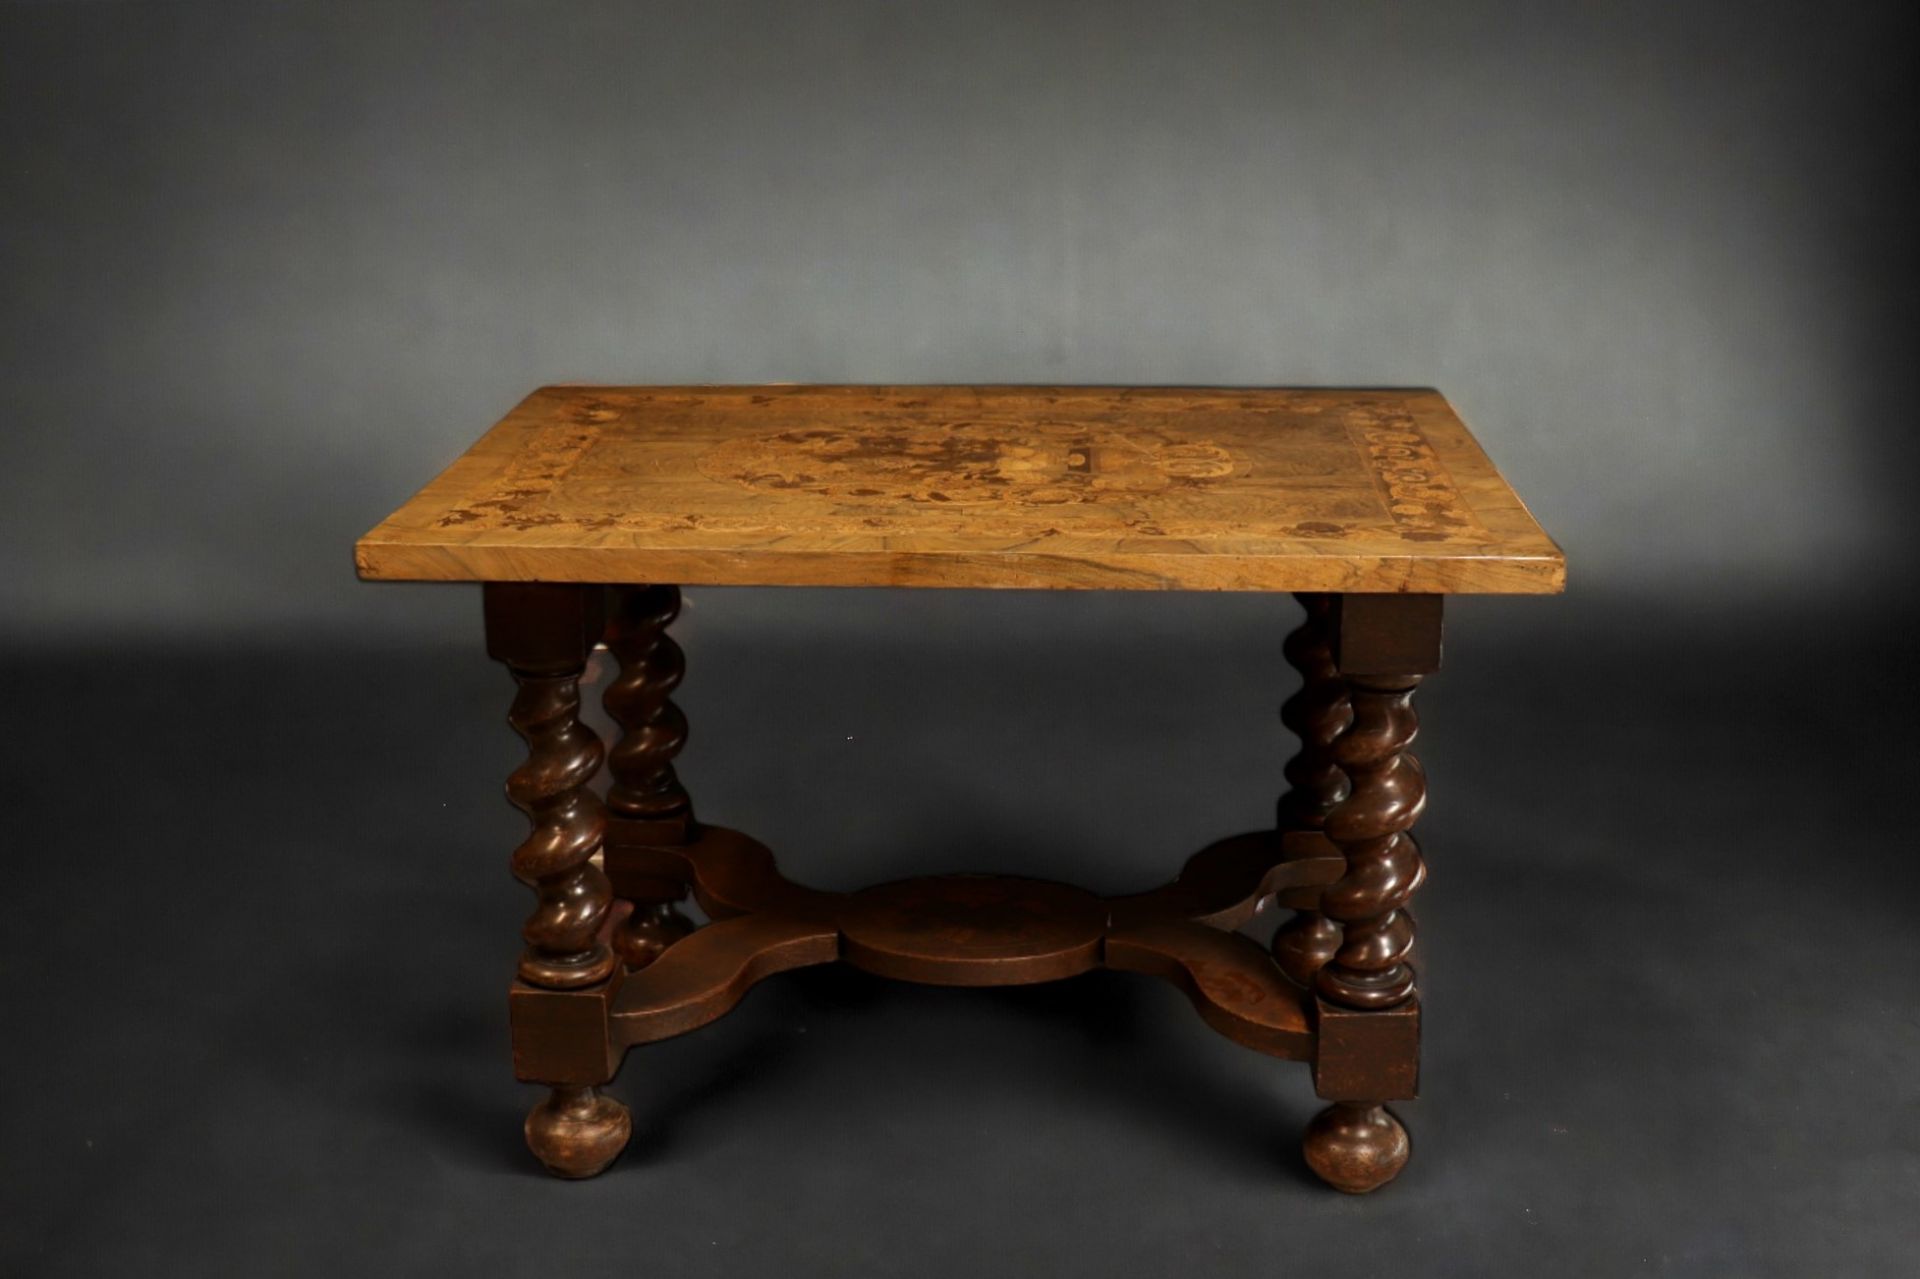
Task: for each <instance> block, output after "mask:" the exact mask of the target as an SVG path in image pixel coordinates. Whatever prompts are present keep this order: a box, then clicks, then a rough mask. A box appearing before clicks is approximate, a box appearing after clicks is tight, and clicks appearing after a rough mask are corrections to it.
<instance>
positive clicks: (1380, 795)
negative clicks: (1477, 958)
mask: <svg viewBox="0 0 1920 1279" xmlns="http://www.w3.org/2000/svg"><path fill="white" fill-rule="evenodd" d="M1419 682H1420V677H1419V676H1418V675H1399V676H1394V675H1350V676H1348V677H1347V685H1348V691H1349V697H1350V700H1351V702H1352V707H1353V720H1352V722H1351V723H1350V724H1349V725H1348V727H1347V729H1346V731H1345V732H1343V733H1341V734H1340V736H1339V737H1338V738H1337V739H1336V740H1335V741H1334V744H1333V758H1334V762H1335V763H1336V764H1338V765H1339V767H1340V768H1341V769H1342V770H1343V771H1345V773H1346V774H1347V776H1348V778H1349V779H1350V781H1351V790H1350V791H1349V793H1348V795H1347V796H1346V798H1345V799H1343V800H1342V801H1341V802H1340V803H1339V804H1337V805H1336V806H1335V807H1334V808H1333V810H1332V811H1331V812H1330V813H1328V814H1327V817H1326V823H1325V831H1326V835H1327V838H1328V839H1329V840H1330V841H1332V843H1333V844H1334V845H1335V846H1337V847H1338V848H1339V849H1340V850H1341V852H1343V853H1344V854H1345V855H1346V859H1347V871H1346V874H1345V875H1344V876H1342V877H1341V879H1340V880H1339V881H1338V882H1336V883H1334V884H1332V885H1330V886H1328V887H1327V888H1326V889H1325V890H1324V891H1323V892H1322V894H1321V899H1320V905H1321V909H1322V910H1323V911H1324V912H1325V913H1326V914H1327V916H1328V918H1330V919H1332V920H1334V921H1335V922H1336V923H1338V924H1340V925H1342V926H1343V930H1344V936H1343V937H1342V939H1341V943H1340V945H1339V947H1338V948H1337V949H1336V950H1335V952H1334V954H1333V956H1332V958H1331V959H1329V960H1328V961H1327V963H1326V964H1325V966H1324V967H1322V968H1321V969H1320V971H1319V973H1318V974H1317V976H1316V978H1315V986H1316V987H1317V989H1318V992H1319V996H1320V999H1321V1001H1322V1003H1321V1007H1322V1013H1321V1017H1320V1027H1321V1035H1322V1041H1323V1045H1330V1044H1331V1042H1332V1041H1333V1039H1334V1038H1335V1037H1336V1036H1354V1035H1355V1034H1356V1032H1358V1034H1359V1035H1360V1037H1362V1038H1364V1037H1365V1034H1366V1032H1367V1031H1369V1030H1374V1031H1379V1030H1383V1029H1389V1028H1390V1027H1391V1025H1392V1023H1391V1022H1390V1021H1375V1020H1374V1018H1375V1017H1381V1018H1391V1017H1392V1015H1393V1012H1394V1010H1396V1009H1405V1008H1406V1006H1407V1005H1408V1004H1409V1002H1410V1001H1411V1000H1412V999H1413V994H1414V973H1413V968H1412V965H1410V964H1409V963H1408V962H1407V960H1408V952H1409V951H1411V949H1412V947H1413V936H1414V932H1413V920H1412V918H1411V917H1410V916H1409V915H1408V914H1407V913H1406V910H1405V907H1406V904H1407V899H1408V898H1410V897H1411V896H1412V895H1413V893H1414V890H1415V889H1417V888H1419V887H1420V881H1421V880H1422V879H1423V878H1424V877H1425V874H1426V870H1425V866H1424V864H1423V863H1422V861H1421V859H1420V849H1419V846H1418V845H1417V844H1415V843H1414V840H1413V836H1412V835H1411V834H1409V833H1408V832H1409V831H1410V829H1411V828H1412V826H1413V824H1414V822H1415V821H1416V820H1417V819H1418V818H1419V816H1420V810H1421V809H1422V807H1424V806H1425V803H1426V780H1425V778H1424V776H1423V775H1422V773H1421V771H1420V765H1419V762H1418V761H1417V760H1415V759H1414V757H1413V756H1412V755H1410V754H1408V753H1407V747H1408V745H1410V744H1411V743H1412V741H1413V738H1414V734H1415V732H1416V731H1417V729H1418V727H1419V721H1418V719H1417V717H1416V716H1415V714H1414V710H1413V691H1414V688H1415V687H1416V686H1417V685H1418V684H1419ZM1354 1013H1359V1014H1361V1016H1359V1017H1357V1018H1356V1017H1355V1016H1354V1015H1353V1014H1354ZM1415 1033H1416V1034H1417V1031H1416V1032H1415ZM1375 1043H1376V1047H1378V1046H1383V1045H1390V1044H1391V1043H1392V1041H1391V1040H1390V1039H1379V1040H1376V1041H1375ZM1328 1051H1329V1048H1328V1047H1325V1046H1323V1049H1322V1052H1323V1054H1324V1053H1326V1052H1328ZM1414 1051H1417V1049H1415V1050H1414ZM1323 1060H1325V1058H1324V1057H1323ZM1390 1066H1391V1063H1389V1067H1390ZM1408 1068H1409V1069H1411V1063H1408ZM1333 1095H1334V1096H1336V1097H1343V1096H1351V1094H1343V1093H1341V1092H1335V1093H1334V1094H1333ZM1372 1095H1374V1096H1380V1095H1381V1094H1380V1093H1373V1094H1372ZM1385 1095H1388V1096H1396V1095H1408V1094H1404V1093H1387V1094H1385ZM1409 1153H1410V1147H1409V1145H1408V1141H1407V1132H1406V1129H1405V1128H1403V1127H1402V1126H1401V1124H1400V1121H1399V1120H1398V1119H1397V1118H1395V1117H1394V1116H1393V1115H1392V1114H1391V1113H1390V1112H1389V1111H1388V1110H1387V1108H1386V1107H1385V1106H1384V1105H1382V1104H1380V1103H1379V1102H1376V1101H1368V1100H1344V1099H1343V1100H1337V1101H1335V1102H1334V1104H1333V1105H1331V1106H1329V1107H1328V1108H1327V1109H1326V1110H1323V1111H1322V1112H1320V1114H1319V1115H1318V1116H1317V1117H1316V1118H1315V1119H1314V1121H1313V1123H1312V1124H1311V1125H1309V1126H1308V1128H1307V1134H1306V1141H1305V1154H1306V1159H1307V1163H1308V1165H1309V1166H1310V1167H1311V1168H1312V1169H1313V1170H1314V1172H1316V1173H1318V1174H1319V1176H1320V1177H1321V1179H1322V1180H1324V1181H1326V1182H1327V1183H1328V1184H1329V1185H1331V1186H1333V1187H1334V1188H1336V1189H1338V1190H1343V1191H1346V1192H1348V1193H1349V1194H1363V1193H1365V1192H1367V1191H1370V1190H1374V1189H1377V1188H1379V1187H1380V1186H1383V1185H1385V1184H1386V1183H1387V1182H1389V1181H1391V1180H1393V1178H1394V1177H1395V1176H1397V1175H1398V1174H1399V1172H1400V1170H1401V1169H1402V1168H1404V1167H1405V1166H1406V1162H1407V1156H1408V1154H1409Z"/></svg>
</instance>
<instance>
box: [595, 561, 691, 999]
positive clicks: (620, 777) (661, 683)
mask: <svg viewBox="0 0 1920 1279" xmlns="http://www.w3.org/2000/svg"><path fill="white" fill-rule="evenodd" d="M679 613H680V590H679V588H678V587H675V586H617V587H611V588H609V590H608V594H607V632H606V639H607V647H608V648H609V649H611V650H612V651H613V655H614V656H615V657H616V658H618V659H619V662H620V673H619V675H618V676H616V677H615V678H614V679H613V681H612V682H611V683H609V684H608V685H607V691H606V693H605V695H604V696H603V697H602V705H604V706H605V707H606V711H607V714H608V715H609V716H611V717H612V719H613V721H614V722H615V723H616V724H618V725H620V729H621V735H620V740H619V741H618V742H616V743H615V744H614V747H613V749H612V751H610V752H609V753H608V756H607V769H608V772H609V773H611V774H612V782H611V784H610V785H609V786H608V787H607V809H608V812H609V813H610V814H611V815H612V817H613V819H614V820H613V831H612V836H611V840H612V841H613V842H616V843H617V842H626V841H630V842H632V843H633V844H635V845H638V846H639V847H640V848H643V849H644V848H645V847H646V846H647V845H649V844H660V843H677V842H681V841H683V840H684V839H685V838H686V837H687V834H688V832H689V830H690V828H691V826H692V822H693V809H692V804H691V803H690V801H689V800H688V798H687V792H686V789H685V788H684V787H683V786H681V784H680V779H679V777H678V776H677V775H676V774H675V773H674V769H673V760H674V757H675V756H677V755H678V754H679V753H680V750H681V748H682V747H684V746H685V745H686V742H687V717H686V716H685V715H684V714H683V713H681V710H680V708H679V707H678V706H675V705H674V704H673V699H672V694H673V690H674V689H675V688H676V687H678V685H679V683H680V680H681V677H682V676H683V675H684V674H685V673H686V659H685V658H684V657H683V656H682V655H681V652H680V646H679V645H678V644H676V643H674V642H673V639H672V637H670V636H669V635H668V634H667V627H668V626H669V625H671V624H672V622H673V619H674V618H675V617H677V616H679ZM640 856H642V857H644V856H645V854H644V853H641V854H640ZM662 869H663V870H664V869H666V868H665V867H662ZM622 890H623V894H624V895H625V896H626V897H627V898H629V899H630V900H631V901H632V902H633V913H632V914H630V915H628V916H627V918H626V919H625V921H623V922H622V924H621V925H620V927H619V928H618V929H616V930H615V931H614V935H613V945H614V949H615V950H616V951H618V952H619V955H620V958H621V960H622V962H624V963H625V964H626V965H627V967H628V968H634V969H637V968H644V967H646V966H647V965H648V964H650V963H652V962H653V961H654V960H655V959H656V958H658V956H659V955H660V952H661V951H663V950H665V949H666V948H667V947H668V946H670V945H672V944H673V943H674V942H676V941H678V940H679V939H680V938H682V937H685V936H686V935H687V934H688V933H690V932H692V931H693V923H692V921H691V920H689V919H688V918H687V917H686V916H685V915H682V914H681V913H680V912H679V911H678V910H677V909H675V906H674V903H676V902H678V901H679V900H680V899H681V898H683V897H684V896H686V891H687V889H686V884H685V883H684V882H683V881H681V880H680V879H678V878H675V877H673V876H671V875H667V874H658V875H643V876H635V877H631V878H629V879H627V880H625V881H623V884H622Z"/></svg>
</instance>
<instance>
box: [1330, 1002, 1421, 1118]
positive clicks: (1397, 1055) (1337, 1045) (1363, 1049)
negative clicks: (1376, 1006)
mask: <svg viewBox="0 0 1920 1279" xmlns="http://www.w3.org/2000/svg"><path fill="white" fill-rule="evenodd" d="M1314 1007H1315V1012H1316V1017H1315V1021H1316V1024H1317V1026H1318V1031H1319V1037H1318V1040H1317V1044H1316V1048H1315V1053H1314V1059H1313V1088H1314V1091H1315V1092H1317V1093H1319V1094H1320V1095H1321V1096H1322V1097H1325V1098H1326V1099H1327V1100H1328V1101H1368V1102H1379V1101H1410V1100H1412V1099H1413V1098H1415V1097H1417V1096H1419V1095H1420V1001H1419V999H1417V998H1415V999H1410V1000H1408V1001H1407V1002H1406V1003H1404V1004H1402V1005H1401V1006H1400V1007H1398V1008H1389V1009H1384V1010H1381V1011H1378V1012H1359V1011H1356V1010H1354V1009H1352V1008H1342V1007H1340V1006H1339V1005H1337V1004H1330V1003H1328V1002H1327V1001H1326V1000H1324V999H1318V998H1316V999H1315V1000H1314Z"/></svg>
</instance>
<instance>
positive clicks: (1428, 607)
mask: <svg viewBox="0 0 1920 1279" xmlns="http://www.w3.org/2000/svg"><path fill="white" fill-rule="evenodd" d="M1444 601H1445V597H1444V596H1441V595H1339V596H1335V597H1334V607H1333V611H1332V613H1331V616H1330V619H1329V620H1330V624H1331V628H1332V636H1333V660H1334V663H1335V665H1337V666H1338V667H1339V668H1340V671H1341V673H1342V674H1345V675H1378V674H1381V673H1382V672H1387V671H1391V672H1394V673H1396V674H1406V675H1431V674H1433V673H1434V672H1435V671H1437V670H1439V669H1440V632H1441V605H1442V604H1443V603H1444Z"/></svg>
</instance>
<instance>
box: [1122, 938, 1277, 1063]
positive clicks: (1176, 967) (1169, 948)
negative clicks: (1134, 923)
mask: <svg viewBox="0 0 1920 1279" xmlns="http://www.w3.org/2000/svg"><path fill="white" fill-rule="evenodd" d="M1105 958H1106V963H1107V967H1109V968H1116V969H1120V970H1121V971H1124V972H1135V973H1148V974H1151V975H1152V976H1155V977H1160V978H1163V979H1164V980H1167V981H1170V982H1172V983H1173V984H1174V985H1176V986H1178V987H1180V988H1181V989H1182V990H1184V991H1185V992H1186V993H1187V997H1188V998H1189V999H1191V1000H1192V1001H1193V1006H1194V1008H1195V1009H1197V1010H1198V1011H1199V1013H1200V1017H1201V1019H1202V1020H1203V1021H1205V1022H1206V1023H1207V1024H1208V1025H1209V1026H1211V1027H1213V1028H1214V1029H1215V1030H1217V1031H1219V1032H1220V1033H1221V1034H1223V1035H1225V1036H1226V1037H1227V1038H1229V1039H1231V1040H1233V1041H1234V1042H1235V1043H1239V1044H1244V1045H1245V1046H1246V1047H1248V1048H1252V1049H1255V1050H1256V1051H1259V1052H1263V1053H1267V1054H1269V1055H1270V1056H1274V1057H1286V1058H1291V1059H1293V1060H1296V1061H1305V1060H1308V1059H1310V1058H1311V1057H1312V1056H1313V1052H1314V1034H1313V1030H1312V1028H1311V1026H1310V1025H1309V1024H1308V1021H1307V1016H1306V1013H1305V1011H1304V1009H1303V1007H1302V1002H1303V1000H1302V995H1301V993H1300V991H1299V989H1298V988H1297V987H1295V986H1293V985H1292V984H1291V983H1289V982H1288V981H1287V980H1286V978H1285V977H1284V976H1283V975H1282V974H1281V972H1280V970H1279V969H1278V968H1276V967H1275V966H1274V965H1273V963H1272V961H1271V960H1270V959H1269V958H1268V956H1267V955H1266V954H1265V953H1264V952H1263V950H1262V949H1261V947H1260V944H1259V943H1258V942H1255V941H1254V940H1252V939H1251V938H1249V937H1243V936H1241V935H1240V934H1239V933H1234V932H1222V931H1221V930H1219V929H1217V928H1213V927H1210V926H1208V925H1206V924H1201V923H1193V922H1190V921H1184V920H1162V921H1159V922H1156V923H1150V924H1143V925H1140V926H1138V927H1135V928H1129V929H1124V930H1120V931H1116V932H1110V933H1108V934H1107V940H1106V950H1105Z"/></svg>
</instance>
